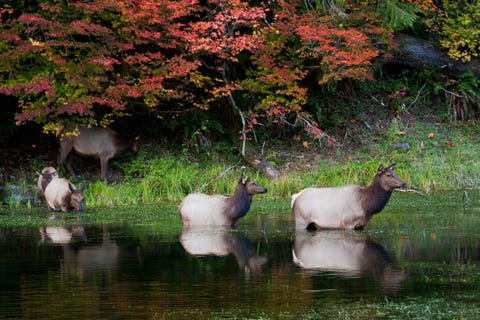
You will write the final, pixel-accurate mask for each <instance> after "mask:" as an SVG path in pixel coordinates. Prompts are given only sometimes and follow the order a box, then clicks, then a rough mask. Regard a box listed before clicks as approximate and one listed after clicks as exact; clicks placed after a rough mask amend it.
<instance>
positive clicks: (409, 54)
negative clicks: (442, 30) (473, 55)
mask: <svg viewBox="0 0 480 320" xmlns="http://www.w3.org/2000/svg"><path fill="white" fill-rule="evenodd" d="M395 41H396V42H397V43H398V45H399V50H398V51H397V53H396V54H395V55H394V57H393V59H391V60H390V62H391V63H395V64H398V65H404V66H407V67H411V68H414V69H418V70H436V71H438V72H440V73H443V74H446V75H450V76H459V75H461V74H462V73H466V72H469V71H470V72H472V73H473V74H474V75H475V76H477V77H480V60H478V59H472V60H471V61H469V62H465V63H464V62H461V61H457V60H454V59H452V58H450V57H449V56H448V55H447V53H446V52H445V50H444V49H442V48H440V47H439V46H437V45H435V44H434V43H432V42H430V41H427V40H423V39H419V38H415V37H412V36H408V35H404V34H398V35H396V36H395Z"/></svg>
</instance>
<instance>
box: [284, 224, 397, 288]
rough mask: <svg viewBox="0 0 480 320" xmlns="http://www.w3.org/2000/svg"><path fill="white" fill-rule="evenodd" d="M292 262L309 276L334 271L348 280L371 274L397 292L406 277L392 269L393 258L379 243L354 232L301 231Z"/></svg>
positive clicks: (296, 240)
mask: <svg viewBox="0 0 480 320" xmlns="http://www.w3.org/2000/svg"><path fill="white" fill-rule="evenodd" d="M292 253H293V261H294V262H295V263H296V264H297V265H298V266H300V267H301V268H302V269H304V270H306V271H307V272H310V273H315V272H322V271H323V272H331V273H332V274H334V275H337V276H341V277H345V278H356V277H361V276H363V275H368V274H369V275H371V276H373V277H374V279H375V280H376V282H377V283H378V284H379V285H380V286H381V287H382V288H384V289H388V290H393V291H396V290H397V289H399V288H400V286H401V283H402V281H403V280H404V279H405V278H406V276H407V275H406V273H405V271H403V270H398V269H394V268H392V267H391V264H392V259H391V257H390V255H389V254H388V252H387V251H386V250H385V248H383V247H382V246H381V245H380V244H378V243H376V242H374V241H372V240H370V239H367V240H365V239H362V238H359V236H358V235H357V234H356V233H355V232H345V231H322V232H316V233H308V232H305V231H298V232H297V233H296V238H295V243H294V246H293V252H292Z"/></svg>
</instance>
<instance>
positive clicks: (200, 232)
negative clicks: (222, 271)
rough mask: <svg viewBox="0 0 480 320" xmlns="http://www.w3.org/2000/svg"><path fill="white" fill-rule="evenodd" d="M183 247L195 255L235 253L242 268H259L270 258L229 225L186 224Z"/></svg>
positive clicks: (183, 231)
mask: <svg viewBox="0 0 480 320" xmlns="http://www.w3.org/2000/svg"><path fill="white" fill-rule="evenodd" d="M180 243H181V244H182V246H183V248H184V249H185V250H186V251H187V252H188V253H190V254H191V255H194V256H217V257H224V256H227V255H229V254H233V255H234V256H235V259H236V260H237V263H238V266H239V268H240V270H243V271H245V272H250V271H255V270H259V269H260V268H261V267H262V266H263V265H264V264H265V263H267V261H268V259H267V258H266V257H264V256H261V255H258V254H256V253H255V250H254V249H253V247H252V245H251V243H250V241H249V240H248V239H247V238H246V237H244V236H243V235H241V234H239V233H238V232H236V231H234V230H232V229H230V228H227V227H225V228H224V227H207V226H192V227H188V226H184V227H183V229H182V233H181V234H180Z"/></svg>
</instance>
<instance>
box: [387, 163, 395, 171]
mask: <svg viewBox="0 0 480 320" xmlns="http://www.w3.org/2000/svg"><path fill="white" fill-rule="evenodd" d="M396 166H397V164H396V163H392V164H391V165H390V166H389V167H388V168H387V169H390V170H393V169H395V167H396Z"/></svg>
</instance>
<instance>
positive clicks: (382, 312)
mask: <svg viewBox="0 0 480 320" xmlns="http://www.w3.org/2000/svg"><path fill="white" fill-rule="evenodd" d="M475 300H476V298H475V297H474V296H473V294H470V295H448V296H443V295H441V294H437V293H435V294H433V295H432V296H421V297H418V296H417V297H406V298H397V297H392V298H385V299H384V300H383V301H373V302H370V301H368V300H365V301H360V302H353V303H350V304H349V303H339V304H338V305H337V307H336V308H326V310H325V306H322V308H321V309H319V311H317V310H315V311H312V312H311V314H306V315H305V317H300V318H301V319H302V318H303V319H321V318H325V319H327V318H329V319H401V320H403V319H478V315H479V314H480V307H479V305H478V304H476V305H475Z"/></svg>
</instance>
